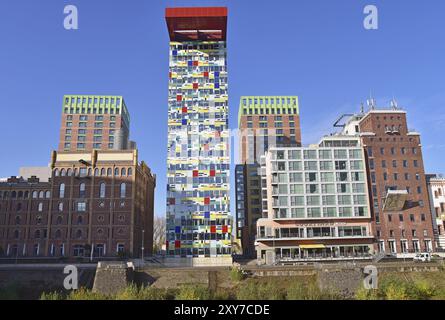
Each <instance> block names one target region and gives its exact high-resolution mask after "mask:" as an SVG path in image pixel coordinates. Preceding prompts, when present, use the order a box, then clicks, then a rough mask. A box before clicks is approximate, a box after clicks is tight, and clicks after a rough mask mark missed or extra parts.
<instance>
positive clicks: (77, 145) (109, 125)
mask: <svg viewBox="0 0 445 320" xmlns="http://www.w3.org/2000/svg"><path fill="white" fill-rule="evenodd" d="M129 135H130V114H129V113H128V109H127V106H126V104H125V101H124V99H123V97H122V96H96V95H66V96H64V98H63V108H62V123H61V126H60V140H59V141H60V142H59V148H58V150H59V151H89V150H93V149H96V150H125V149H129V148H130V146H131V143H130V141H129Z"/></svg>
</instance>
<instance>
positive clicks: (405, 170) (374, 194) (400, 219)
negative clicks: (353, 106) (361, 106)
mask: <svg viewBox="0 0 445 320" xmlns="http://www.w3.org/2000/svg"><path fill="white" fill-rule="evenodd" d="M370 106H371V108H370V110H369V111H368V112H362V113H360V114H356V115H353V116H351V117H349V119H348V120H347V122H346V124H345V125H344V130H343V133H345V134H349V135H356V136H359V137H360V138H361V140H362V145H363V147H364V148H365V153H366V160H367V172H368V181H369V190H370V199H371V201H370V202H371V209H372V218H373V234H374V235H375V237H376V241H377V249H378V251H379V252H386V253H392V254H395V255H397V256H403V255H404V254H407V253H414V252H419V251H432V250H434V247H435V246H434V241H433V240H434V233H433V222H432V217H431V207H430V202H429V197H428V190H427V184H426V179H425V170H424V165H423V158H422V145H421V141H420V134H419V133H418V132H416V131H414V130H411V129H409V128H408V123H407V116H406V111H404V110H401V109H399V108H398V107H397V105H396V104H395V103H393V106H392V108H390V109H376V108H375V106H374V103H373V102H372V103H370Z"/></svg>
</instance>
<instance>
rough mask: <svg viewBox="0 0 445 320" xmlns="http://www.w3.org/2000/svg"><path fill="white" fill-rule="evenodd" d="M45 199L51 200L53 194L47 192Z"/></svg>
mask: <svg viewBox="0 0 445 320" xmlns="http://www.w3.org/2000/svg"><path fill="white" fill-rule="evenodd" d="M45 198H46V199H49V198H51V192H49V191H46V192H45Z"/></svg>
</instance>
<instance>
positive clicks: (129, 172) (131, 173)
mask: <svg viewBox="0 0 445 320" xmlns="http://www.w3.org/2000/svg"><path fill="white" fill-rule="evenodd" d="M127 172H128V176H129V177H131V176H132V175H133V169H132V168H128V171H127Z"/></svg>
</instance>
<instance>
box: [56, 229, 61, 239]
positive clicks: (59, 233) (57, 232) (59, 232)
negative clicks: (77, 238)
mask: <svg viewBox="0 0 445 320" xmlns="http://www.w3.org/2000/svg"><path fill="white" fill-rule="evenodd" d="M60 238H62V231H60V230H57V231H56V239H60Z"/></svg>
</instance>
